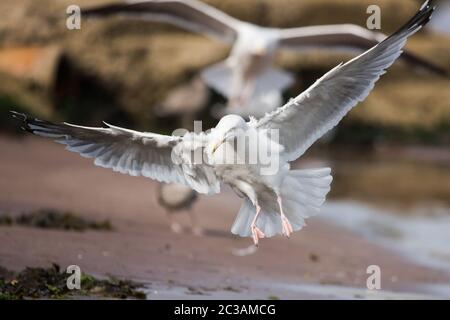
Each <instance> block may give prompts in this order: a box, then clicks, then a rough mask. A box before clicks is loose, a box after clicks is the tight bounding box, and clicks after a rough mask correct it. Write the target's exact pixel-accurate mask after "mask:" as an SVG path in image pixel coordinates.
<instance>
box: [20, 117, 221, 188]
mask: <svg viewBox="0 0 450 320" xmlns="http://www.w3.org/2000/svg"><path fill="white" fill-rule="evenodd" d="M11 113H12V115H13V117H15V118H17V119H20V120H21V121H22V122H23V129H24V130H26V131H29V132H31V133H33V134H35V135H38V136H41V137H45V138H50V139H53V140H55V141H56V142H58V143H61V144H64V145H66V146H67V147H66V149H67V150H69V151H72V152H77V153H79V154H80V155H81V156H83V157H86V158H93V159H94V163H95V165H97V166H101V167H104V168H110V169H113V170H114V171H117V172H120V173H124V174H129V175H132V176H144V177H148V178H152V179H155V180H158V181H161V182H167V183H172V182H174V183H181V184H184V185H187V186H189V187H191V188H192V189H194V190H196V191H197V192H200V193H217V192H219V191H220V184H219V180H218V179H217V177H216V175H215V173H214V169H213V168H212V167H211V166H209V165H208V164H207V163H206V162H207V161H203V158H202V159H195V160H193V157H192V156H193V152H195V151H198V152H199V153H200V156H201V157H203V151H204V148H205V147H206V145H207V143H208V135H206V134H199V135H196V134H193V133H188V134H186V135H184V136H183V137H178V136H166V135H161V134H156V133H151V132H139V131H134V130H129V129H125V128H120V127H116V126H113V125H109V124H106V125H107V127H106V128H93V127H82V126H77V125H72V124H68V123H51V122H48V121H43V120H39V119H35V118H30V117H28V116H27V115H25V114H22V113H18V112H14V111H11Z"/></svg>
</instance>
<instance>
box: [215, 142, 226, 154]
mask: <svg viewBox="0 0 450 320" xmlns="http://www.w3.org/2000/svg"><path fill="white" fill-rule="evenodd" d="M224 141H225V139H221V140H217V141H216V142H214V144H213V146H212V153H214V152H216V150H217V149H218V148H219V147H220V146H221V145H222V143H223V142H224Z"/></svg>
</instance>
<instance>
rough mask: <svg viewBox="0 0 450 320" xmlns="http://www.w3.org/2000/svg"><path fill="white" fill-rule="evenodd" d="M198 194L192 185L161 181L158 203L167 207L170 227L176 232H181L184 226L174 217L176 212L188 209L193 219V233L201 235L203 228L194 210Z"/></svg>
mask: <svg viewBox="0 0 450 320" xmlns="http://www.w3.org/2000/svg"><path fill="white" fill-rule="evenodd" d="M197 198H198V195H197V193H196V192H194V191H193V190H192V189H191V188H190V187H188V186H185V185H182V184H177V183H160V184H159V185H158V203H159V204H160V205H161V206H162V207H164V208H165V209H166V214H167V217H168V218H169V221H170V229H171V230H172V231H173V232H175V233H181V232H182V231H183V227H182V226H181V224H180V223H179V222H177V221H175V219H174V217H173V216H174V214H175V213H178V212H183V211H187V212H188V213H189V218H190V220H191V228H192V233H193V234H195V235H197V236H201V235H203V228H201V227H200V226H199V225H198V223H197V218H196V217H195V214H194V212H193V211H192V206H193V204H194V203H195V201H196V200H197Z"/></svg>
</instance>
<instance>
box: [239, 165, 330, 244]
mask: <svg viewBox="0 0 450 320" xmlns="http://www.w3.org/2000/svg"><path fill="white" fill-rule="evenodd" d="M330 173H331V170H330V168H321V169H307V170H291V171H289V173H288V175H287V176H286V177H285V178H284V181H283V183H282V187H281V192H280V197H281V199H282V203H283V212H284V214H285V215H286V217H287V218H288V220H289V222H290V223H291V225H292V228H293V229H294V231H297V230H300V229H301V228H302V227H303V226H304V225H305V219H307V218H309V217H311V216H313V215H315V214H316V213H318V212H319V211H320V206H321V205H322V204H323V202H324V201H325V197H326V195H327V193H328V192H329V191H330V184H331V181H332V180H333V178H332V176H331V175H330ZM274 202H275V206H274V205H273V204H272V205H270V206H269V205H268V206H265V205H264V204H261V214H260V216H259V218H258V220H257V223H256V225H257V227H258V228H259V229H260V230H261V231H262V232H263V233H264V234H265V236H266V237H272V236H274V235H276V234H282V226H281V218H280V213H279V210H278V207H277V206H276V199H274ZM255 213H256V209H255V207H254V206H253V204H252V203H251V202H250V200H248V199H246V200H245V202H244V203H243V204H242V206H241V209H240V210H239V213H238V215H237V217H236V220H235V221H234V224H233V227H232V228H231V232H232V233H234V234H237V235H240V236H241V237H249V236H251V229H250V226H251V223H252V220H253V218H254V216H255Z"/></svg>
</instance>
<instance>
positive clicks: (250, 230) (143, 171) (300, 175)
mask: <svg viewBox="0 0 450 320" xmlns="http://www.w3.org/2000/svg"><path fill="white" fill-rule="evenodd" d="M433 10H434V7H432V6H431V1H427V2H425V3H424V5H423V6H422V7H421V8H420V10H419V11H418V12H417V14H416V15H415V16H414V17H412V18H411V19H410V20H409V21H408V22H407V23H406V24H405V25H404V26H403V27H402V28H400V29H399V30H398V31H397V32H395V33H394V34H392V35H391V36H390V37H388V38H386V39H385V40H383V41H382V42H381V43H379V44H377V45H375V46H374V47H372V48H371V49H369V50H367V51H366V52H364V53H363V54H361V55H359V56H358V57H356V58H354V59H352V60H350V61H348V62H346V63H341V64H339V65H338V66H336V67H335V68H333V69H332V70H330V71H329V72H327V73H326V74H325V75H324V76H322V77H321V78H320V79H318V80H317V81H316V82H315V83H314V84H313V85H312V86H311V87H309V88H308V89H307V90H306V91H304V92H303V93H301V94H299V95H298V96H297V97H295V98H294V99H291V100H290V101H289V102H288V103H286V104H285V105H284V106H282V107H280V108H278V109H276V110H274V111H273V112H271V113H269V114H267V115H265V116H264V117H263V118H262V119H260V120H256V119H254V118H253V119H251V120H250V121H249V122H246V121H245V120H244V119H243V118H242V117H240V116H238V115H227V116H225V117H223V118H222V119H221V120H220V121H219V123H218V124H217V126H216V127H215V128H214V129H213V130H212V131H211V132H201V133H191V132H188V133H186V134H185V135H184V136H167V135H160V134H155V133H149V132H138V131H133V130H129V129H124V128H120V127H116V126H113V125H109V124H107V127H105V128H91V127H82V126H77V125H72V124H68V123H61V124H54V123H51V122H47V121H42V120H38V119H34V118H30V117H28V116H26V115H24V114H20V113H17V112H12V113H13V116H14V117H16V118H19V119H21V120H22V121H23V128H24V129H25V130H28V131H30V132H32V133H34V134H36V135H39V136H43V137H47V138H51V139H54V140H56V141H57V142H59V143H62V144H64V145H66V146H67V147H66V148H67V149H68V150H70V151H73V152H78V153H80V154H81V155H82V156H84V157H88V158H93V159H95V161H94V163H95V164H96V165H99V166H102V167H105V168H111V169H113V170H114V171H118V172H121V173H124V174H130V175H133V176H139V175H141V176H144V177H149V178H152V179H156V180H158V181H161V182H168V183H171V182H176V183H182V184H184V185H187V186H189V187H191V188H192V189H194V190H196V191H198V192H200V193H205V194H214V193H218V192H220V183H226V184H228V185H230V186H231V187H232V189H233V190H234V191H235V192H236V193H237V194H238V195H239V196H241V197H243V198H244V202H243V204H242V206H241V209H240V211H239V213H238V215H237V217H236V219H235V221H234V224H233V226H232V228H231V231H232V233H234V234H238V235H240V236H243V237H247V236H249V237H252V238H253V241H254V243H255V244H256V245H257V244H258V241H259V239H260V238H264V237H271V236H274V235H276V234H284V235H286V236H288V237H289V236H290V234H291V233H292V232H293V231H296V230H300V229H301V228H302V227H303V226H304V225H305V219H306V218H308V217H310V216H311V215H312V214H314V213H315V212H317V211H318V210H319V208H320V206H321V205H322V204H323V202H324V201H325V196H326V195H327V193H328V191H329V190H330V184H331V181H332V177H331V175H330V171H331V170H330V169H329V168H321V169H306V170H290V168H289V162H291V161H293V160H296V159H297V158H299V157H301V156H302V155H303V154H304V153H305V151H306V150H307V149H308V148H309V147H310V146H311V145H312V144H313V143H314V142H315V141H316V140H317V139H318V138H320V137H321V136H323V135H324V134H325V133H326V132H327V131H329V130H330V129H331V128H333V127H334V126H336V125H337V124H338V123H339V121H340V120H341V119H342V118H343V117H344V116H345V115H346V114H347V113H348V112H349V111H350V110H351V109H352V108H353V107H354V106H356V105H357V104H358V102H360V101H362V100H364V99H365V98H366V97H367V96H368V95H369V93H370V91H371V90H372V89H373V87H374V85H375V82H376V81H377V80H378V79H379V78H380V76H381V75H382V74H384V73H385V72H386V71H385V70H386V69H387V68H388V67H390V66H391V65H392V64H393V63H394V61H395V60H396V59H397V58H398V57H399V56H400V55H401V53H402V48H403V47H404V45H405V44H406V40H407V38H408V37H409V36H411V35H413V34H414V33H416V32H417V31H418V30H420V29H421V28H422V26H424V25H425V24H426V23H427V22H428V21H429V20H430V17H431V15H432V13H433ZM273 131H276V132H277V134H276V135H272V134H269V133H271V132H273ZM247 135H248V136H250V137H251V136H255V135H256V136H257V137H258V139H257V140H256V141H254V142H253V144H252V147H255V146H256V147H258V148H263V147H264V146H269V148H270V149H269V150H271V151H272V153H273V154H274V155H276V156H277V157H276V158H273V157H272V158H271V159H278V161H275V164H276V169H277V170H275V171H272V172H270V173H268V172H263V171H262V169H263V167H264V166H265V165H266V164H265V163H262V162H261V161H259V162H256V163H249V161H245V162H244V163H241V162H236V161H228V160H227V159H236V157H237V158H239V159H242V156H245V158H243V159H248V158H247V156H248V153H249V152H251V149H252V148H250V147H247V148H244V150H242V148H234V145H235V141H236V140H237V139H241V138H243V137H245V136H247ZM192 152H196V153H197V154H200V155H201V156H202V159H203V161H192V158H191V156H192ZM241 152H244V154H241ZM250 156H251V154H250ZM223 159H226V161H223ZM272 164H273V162H271V163H270V165H272Z"/></svg>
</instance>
